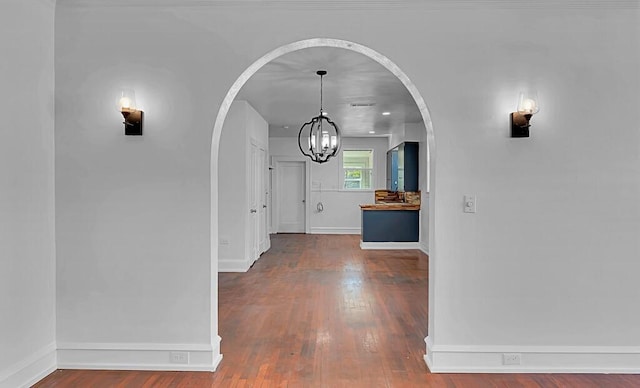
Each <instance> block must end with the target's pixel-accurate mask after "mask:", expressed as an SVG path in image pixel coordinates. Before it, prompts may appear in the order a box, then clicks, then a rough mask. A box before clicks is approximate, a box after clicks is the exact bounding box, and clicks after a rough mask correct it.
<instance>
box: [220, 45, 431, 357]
mask: <svg viewBox="0 0 640 388" xmlns="http://www.w3.org/2000/svg"><path fill="white" fill-rule="evenodd" d="M314 47H331V48H341V49H346V50H351V51H354V52H357V53H360V54H362V55H365V56H366V57H368V58H370V59H372V60H374V61H375V62H377V63H379V64H380V65H382V66H383V67H384V68H386V69H387V70H388V71H389V72H391V73H392V74H393V75H394V76H395V77H397V78H398V80H400V81H401V82H402V84H403V85H404V86H405V88H406V89H407V91H408V92H409V93H410V94H411V96H412V97H413V99H414V101H415V103H416V105H417V106H418V109H419V110H420V114H421V116H422V120H423V123H424V127H425V129H426V139H427V144H428V155H429V187H430V195H429V209H430V211H429V221H428V225H429V241H430V246H429V253H430V258H431V260H429V322H428V326H429V333H430V335H433V313H434V308H433V305H434V303H433V300H434V299H433V298H434V295H433V293H434V281H433V278H434V275H433V274H434V264H433V263H434V260H433V258H434V256H435V247H434V226H435V212H434V210H435V207H434V204H435V198H436V197H435V189H436V182H435V181H436V180H435V170H436V169H435V166H436V157H435V155H436V154H435V143H434V132H433V126H432V122H431V116H430V113H429V110H428V108H427V105H426V103H425V101H424V99H423V98H422V96H421V95H420V93H419V91H418V89H417V87H416V86H415V85H414V84H413V83H412V82H411V80H410V79H409V77H408V76H407V75H406V74H405V73H404V72H403V71H402V70H401V69H400V68H399V67H398V66H397V65H396V64H394V63H393V62H392V61H391V60H389V59H388V58H387V57H385V56H384V55H382V54H380V53H378V52H376V51H374V50H372V49H370V48H368V47H366V46H363V45H360V44H357V43H353V42H349V41H344V40H339V39H326V38H316V39H308V40H302V41H298V42H294V43H291V44H288V45H284V46H281V47H279V48H277V49H275V50H273V51H271V52H269V53H267V54H265V55H264V56H262V57H261V58H259V59H258V60H257V61H255V62H254V63H253V64H252V65H251V66H249V67H248V68H247V69H246V70H245V71H244V72H243V73H242V74H241V75H240V77H238V79H237V80H236V81H235V82H234V84H233V85H232V86H231V88H230V89H229V91H228V92H227V94H226V96H225V98H224V100H223V102H222V105H221V107H220V109H219V111H218V115H217V117H216V121H215V124H214V128H213V136H212V144H211V169H210V172H211V296H212V306H211V322H212V338H214V339H215V338H217V341H218V343H217V344H214V348H216V347H217V348H218V349H219V341H220V337H219V336H218V265H219V256H218V252H219V241H218V240H219V234H218V231H219V206H218V197H219V194H218V187H219V174H218V165H219V163H218V162H219V155H220V139H221V134H222V129H223V125H224V121H225V118H226V117H227V114H228V112H229V109H230V107H231V104H232V103H233V101H234V100H235V98H236V96H237V95H238V93H239V91H240V89H241V88H242V87H243V85H244V84H245V83H246V82H247V81H248V80H249V79H250V78H251V77H252V76H253V75H254V74H255V73H256V72H257V71H258V70H260V68H262V67H263V66H264V65H265V64H267V63H269V62H271V61H272V60H274V59H276V58H278V57H280V56H282V55H285V54H288V53H291V52H294V51H297V50H302V49H306V48H314Z"/></svg>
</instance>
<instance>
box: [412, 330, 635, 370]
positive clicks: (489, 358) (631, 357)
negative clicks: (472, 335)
mask: <svg viewBox="0 0 640 388" xmlns="http://www.w3.org/2000/svg"><path fill="white" fill-rule="evenodd" d="M425 342H426V344H427V354H426V355H425V356H424V360H425V362H426V363H427V366H428V367H429V370H430V371H431V372H432V373H640V347H637V346H636V347H634V346H521V347H520V346H447V345H444V346H443V345H434V344H433V342H432V341H431V338H430V337H427V338H425ZM505 353H517V354H519V355H520V365H503V355H504V354H505Z"/></svg>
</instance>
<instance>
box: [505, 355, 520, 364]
mask: <svg viewBox="0 0 640 388" xmlns="http://www.w3.org/2000/svg"><path fill="white" fill-rule="evenodd" d="M502 365H520V353H503V354H502Z"/></svg>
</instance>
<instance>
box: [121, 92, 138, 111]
mask: <svg viewBox="0 0 640 388" xmlns="http://www.w3.org/2000/svg"><path fill="white" fill-rule="evenodd" d="M116 105H117V108H118V110H119V111H120V112H135V111H136V109H137V106H136V94H135V92H134V91H133V90H131V89H125V90H122V92H121V93H120V97H118V101H117V102H116Z"/></svg>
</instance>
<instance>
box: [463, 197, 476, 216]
mask: <svg viewBox="0 0 640 388" xmlns="http://www.w3.org/2000/svg"><path fill="white" fill-rule="evenodd" d="M464 212H465V213H475V212H476V196H475V195H465V196H464Z"/></svg>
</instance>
